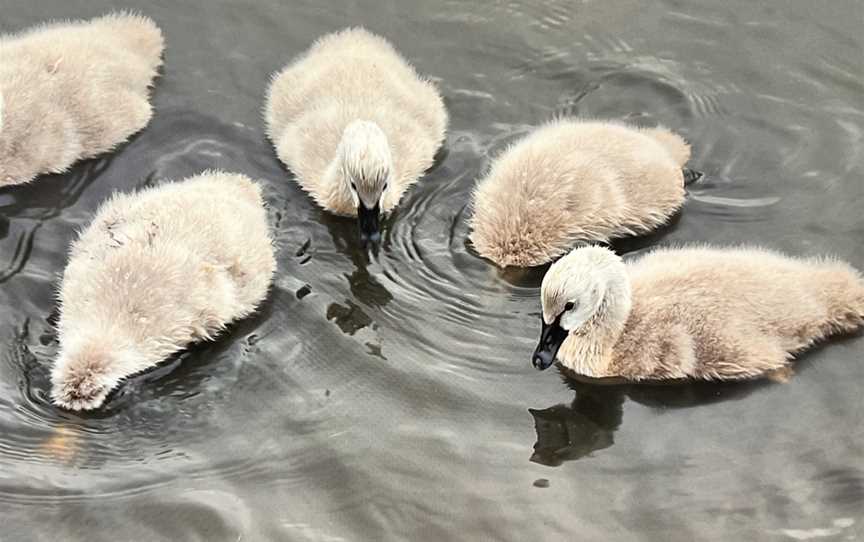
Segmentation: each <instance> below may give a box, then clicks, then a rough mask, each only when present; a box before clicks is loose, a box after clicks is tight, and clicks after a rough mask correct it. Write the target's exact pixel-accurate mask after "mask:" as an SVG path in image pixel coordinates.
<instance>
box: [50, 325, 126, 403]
mask: <svg viewBox="0 0 864 542" xmlns="http://www.w3.org/2000/svg"><path fill="white" fill-rule="evenodd" d="M76 339H78V337H74V338H70V340H69V341H68V344H66V345H64V346H63V349H62V351H61V352H60V354H59V355H58V357H57V362H56V363H55V365H54V369H53V370H52V372H51V382H52V387H51V395H52V396H51V399H52V400H53V401H54V403H55V404H57V405H59V406H62V407H63V408H68V409H70V410H89V409H93V408H97V407H99V406H101V405H102V403H104V402H105V399H106V398H107V397H108V394H109V393H110V392H111V391H112V390H113V389H114V388H116V387H117V386H118V385H119V384H120V382H121V380H123V378H125V377H126V376H127V375H128V374H129V373H134V372H137V371H139V370H141V366H142V362H141V356H140V355H139V354H137V353H136V352H135V351H134V350H132V349H126V348H124V347H123V346H118V345H117V344H115V343H114V341H111V340H107V339H99V338H85V337H81V340H76Z"/></svg>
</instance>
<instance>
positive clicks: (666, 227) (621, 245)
mask: <svg viewBox="0 0 864 542" xmlns="http://www.w3.org/2000/svg"><path fill="white" fill-rule="evenodd" d="M685 212H686V211H684V208H683V207H682V208H681V209H679V210H678V212H676V213H675V214H674V215H672V216H671V217H669V220H668V221H666V223H665V224H663V225H662V226H660V227H659V228H657V229H655V230H652V231H650V232H648V233H646V234H644V235H636V236H632V237H622V238H620V239H613V240H612V241H611V242H609V243H603V244H604V245H605V246H608V247H609V248H611V249H612V250H614V251H615V253H616V254H627V253H629V252H635V251H638V250H644V249H646V248H648V247H652V246H657V245H658V244H659V243H660V242H661V241H662V240H663V238H664V237H666V236H667V235H669V234H670V233H673V232H674V231H675V230H676V228H677V227H678V223H679V222H681V216H682V215H683V214H684V213H685Z"/></svg>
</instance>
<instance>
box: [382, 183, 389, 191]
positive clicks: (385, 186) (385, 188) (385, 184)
mask: <svg viewBox="0 0 864 542" xmlns="http://www.w3.org/2000/svg"><path fill="white" fill-rule="evenodd" d="M388 184H390V183H384V188H382V189H381V190H382V191H384V190H387V185H388Z"/></svg>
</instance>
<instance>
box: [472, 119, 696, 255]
mask: <svg viewBox="0 0 864 542" xmlns="http://www.w3.org/2000/svg"><path fill="white" fill-rule="evenodd" d="M689 157H690V147H689V145H687V143H686V142H685V141H684V140H683V139H681V137H680V136H678V135H676V134H674V133H672V132H670V131H668V130H666V129H664V128H649V129H640V128H634V127H630V126H626V125H623V124H618V123H612V122H593V121H590V122H589V121H580V120H574V119H560V120H557V121H554V122H551V123H548V124H546V125H544V126H542V127H540V128H538V129H537V130H535V131H534V132H533V133H531V134H530V135H528V136H527V137H526V138H525V139H523V140H522V141H519V142H517V143H516V144H514V145H513V146H512V147H510V148H509V149H508V150H507V151H505V152H504V153H503V154H502V155H501V156H500V157H499V158H498V159H496V160H495V161H494V162H493V164H492V167H491V169H490V171H489V173H488V174H487V175H486V176H485V178H484V179H482V180H481V181H480V182H479V183H478V185H477V188H476V190H475V193H474V205H473V208H474V216H473V218H472V221H471V225H472V230H473V231H472V233H471V241H472V243H473V245H474V247H475V248H476V249H477V251H478V252H479V253H480V255H481V256H483V257H485V258H488V259H490V260H492V261H493V262H495V263H496V264H498V265H499V266H502V267H503V266H508V265H513V266H533V265H540V264H543V263H546V262H549V261H551V260H553V259H555V258H557V257H558V256H560V255H562V254H563V253H565V252H567V251H568V250H570V249H571V248H572V247H573V246H574V245H575V244H576V243H578V242H589V241H608V240H609V239H612V238H615V237H621V236H625V235H631V234H637V233H644V232H647V231H650V230H652V229H654V228H656V227H658V226H660V225H662V224H663V223H664V222H666V221H667V220H668V219H669V218H670V217H671V216H672V215H673V214H674V213H675V212H676V211H677V210H678V209H679V208H680V207H681V205H682V204H683V202H684V194H685V193H684V176H683V172H682V168H683V166H684V164H685V163H686V162H687V160H688V159H689Z"/></svg>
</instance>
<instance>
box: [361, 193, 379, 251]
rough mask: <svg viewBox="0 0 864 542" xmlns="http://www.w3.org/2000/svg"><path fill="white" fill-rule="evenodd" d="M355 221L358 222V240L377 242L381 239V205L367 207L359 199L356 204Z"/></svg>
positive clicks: (364, 242)
mask: <svg viewBox="0 0 864 542" xmlns="http://www.w3.org/2000/svg"><path fill="white" fill-rule="evenodd" d="M357 221H358V222H359V223H360V241H361V242H362V243H363V244H364V245H365V244H366V243H373V244H378V243H379V242H380V241H381V206H380V204H376V205H375V207H374V208H373V209H369V208H368V207H366V205H364V204H363V202H362V201H361V202H360V203H359V204H358V205H357Z"/></svg>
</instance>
